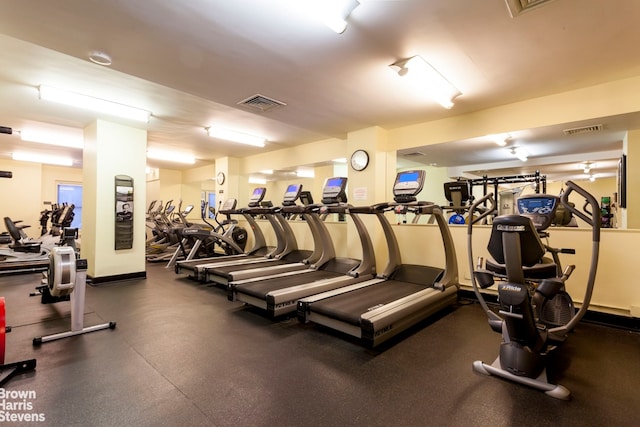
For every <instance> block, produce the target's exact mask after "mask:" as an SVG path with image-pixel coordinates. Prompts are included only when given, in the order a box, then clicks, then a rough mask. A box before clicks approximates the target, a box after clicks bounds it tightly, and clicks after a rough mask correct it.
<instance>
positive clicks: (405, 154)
mask: <svg viewBox="0 0 640 427" xmlns="http://www.w3.org/2000/svg"><path fill="white" fill-rule="evenodd" d="M425 155H426V154H424V153H421V152H420V151H413V152H411V153H403V154H402V156H403V157H419V156H425Z"/></svg>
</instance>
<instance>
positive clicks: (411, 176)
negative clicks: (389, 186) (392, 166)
mask: <svg viewBox="0 0 640 427" xmlns="http://www.w3.org/2000/svg"><path fill="white" fill-rule="evenodd" d="M423 186H424V171H423V170H413V171H404V172H398V174H397V175H396V182H395V183H394V184H393V195H394V196H415V195H416V194H418V193H419V192H420V191H422V187H423Z"/></svg>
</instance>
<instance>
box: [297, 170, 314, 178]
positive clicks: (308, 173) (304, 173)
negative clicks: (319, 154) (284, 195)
mask: <svg viewBox="0 0 640 427" xmlns="http://www.w3.org/2000/svg"><path fill="white" fill-rule="evenodd" d="M296 176H297V177H298V178H315V177H316V173H315V171H314V170H313V169H298V170H297V171H296Z"/></svg>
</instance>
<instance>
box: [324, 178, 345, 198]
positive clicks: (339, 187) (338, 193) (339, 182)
mask: <svg viewBox="0 0 640 427" xmlns="http://www.w3.org/2000/svg"><path fill="white" fill-rule="evenodd" d="M346 189H347V178H343V177H334V178H327V180H326V181H325V182H324V186H323V188H322V203H324V204H329V203H340V202H342V203H345V202H346V201H347V193H346Z"/></svg>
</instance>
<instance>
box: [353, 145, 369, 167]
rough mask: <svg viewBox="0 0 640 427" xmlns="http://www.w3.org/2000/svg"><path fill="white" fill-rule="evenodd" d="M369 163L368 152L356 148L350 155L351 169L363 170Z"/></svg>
mask: <svg viewBox="0 0 640 427" xmlns="http://www.w3.org/2000/svg"><path fill="white" fill-rule="evenodd" d="M368 164H369V153H367V152H366V151H365V150H356V151H354V152H353V154H352V155H351V167H352V168H353V170H356V171H361V170H364V169H365V168H366V167H367V165H368Z"/></svg>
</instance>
